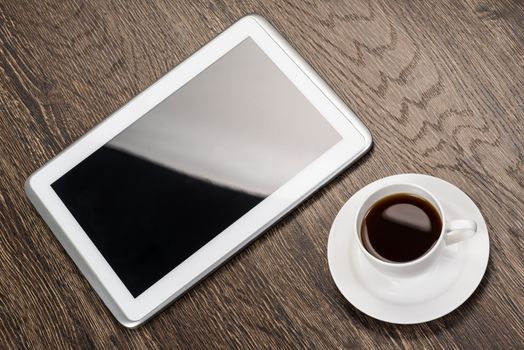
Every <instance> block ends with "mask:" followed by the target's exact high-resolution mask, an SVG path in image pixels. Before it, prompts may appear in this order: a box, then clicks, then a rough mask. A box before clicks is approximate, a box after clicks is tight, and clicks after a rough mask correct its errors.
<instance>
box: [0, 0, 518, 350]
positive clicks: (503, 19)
mask: <svg viewBox="0 0 524 350" xmlns="http://www.w3.org/2000/svg"><path fill="white" fill-rule="evenodd" d="M249 13H257V14H260V15H262V16H264V17H265V18H267V19H268V20H269V21H270V22H271V23H272V24H273V25H274V26H275V27H276V28H277V29H278V30H279V31H280V32H281V33H282V34H283V35H284V36H285V37H286V38H287V39H288V40H289V41H290V43H292V45H294V47H295V48H296V49H297V50H298V52H299V53H300V54H301V55H303V57H304V58H305V59H306V60H307V61H308V62H309V63H310V64H311V65H312V66H313V67H314V68H315V69H316V70H317V71H318V72H319V74H320V75H321V76H322V77H323V78H324V79H325V80H326V81H327V82H328V83H329V85H331V86H332V87H333V88H334V89H335V90H336V91H337V93H338V94H339V95H340V96H341V98H342V99H343V100H344V101H345V102H347V104H348V105H349V106H350V107H351V108H352V109H353V110H354V111H355V113H356V114H357V115H358V116H359V117H360V118H361V119H362V120H363V121H364V123H365V124H366V125H367V126H368V127H369V128H370V130H371V132H372V134H373V136H374V140H375V145H374V148H373V150H372V151H371V152H370V154H368V155H367V156H366V157H364V158H363V159H362V160H361V161H359V162H358V163H357V164H356V165H355V166H353V167H351V168H350V169H349V170H347V171H346V172H344V173H343V174H342V175H341V176H339V177H338V178H337V179H336V180H335V181H333V182H332V183H330V184H329V185H327V186H326V187H324V188H323V189H322V190H321V191H319V192H318V193H317V194H315V195H314V196H313V197H312V198H310V199H309V200H308V201H306V202H305V203H304V204H303V205H301V206H300V207H299V208H298V209H297V210H295V211H294V212H293V213H292V214H291V215H289V216H288V217H287V218H285V219H284V220H283V221H282V222H280V223H279V224H278V225H276V226H275V227H274V228H272V229H271V230H269V231H268V232H267V233H266V234H265V235H264V236H263V237H262V238H261V239H259V240H257V241H256V242H255V243H254V244H252V245H251V246H250V247H249V248H248V249H246V250H245V251H243V252H242V253H241V254H239V255H238V256H237V257H235V258H234V259H233V260H232V261H230V262H229V263H227V264H226V265H225V266H224V267H222V268H220V269H219V270H218V271H217V272H216V273H214V274H213V275H212V276H210V277H209V278H207V279H206V280H205V281H204V282H203V283H201V284H199V285H198V286H196V287H195V288H194V289H193V290H191V291H190V292H189V293H187V294H186V295H185V296H184V297H182V298H181V299H180V300H179V301H178V302H176V303H175V304H173V305H172V306H171V307H169V308H168V309H166V310H165V311H164V312H162V313H161V314H160V315H159V316H158V317H156V318H154V319H153V320H152V321H151V322H149V323H147V324H146V325H145V326H143V327H141V328H139V329H136V330H128V329H125V328H124V327H122V326H120V325H119V324H118V323H117V322H116V321H115V320H114V319H113V317H112V316H111V315H110V313H109V312H108V311H107V310H106V308H105V307H104V306H103V304H102V302H101V301H100V299H99V298H98V297H97V295H96V294H95V292H94V291H93V290H92V289H91V288H90V287H89V285H88V283H87V282H86V281H85V280H84V278H83V277H82V276H81V275H80V273H79V271H78V270H77V269H76V267H75V266H74V264H73V263H72V261H71V260H70V259H69V258H68V256H67V255H66V254H65V252H64V250H63V249H62V248H61V246H60V244H59V243H58V241H57V240H56V239H55V238H54V236H53V235H52V233H51V232H50V230H49V229H48V228H47V227H46V225H45V224H44V222H43V221H42V219H41V218H40V217H39V216H38V215H37V213H36V211H35V210H34V209H33V207H32V206H31V204H30V203H29V201H28V200H27V198H26V196H25V195H24V192H23V183H24V180H25V179H26V178H27V176H28V175H29V174H30V173H32V172H33V171H34V170H36V169H37V168H39V167H40V166H41V165H42V164H43V163H44V162H45V161H47V160H49V159H50V158H52V157H53V156H54V155H56V154H57V153H58V152H59V151H60V150H62V149H63V148H64V147H65V146H67V145H69V144H71V143H72V142H73V141H74V140H76V139H77V138H78V137H80V136H81V135H82V134H84V133H85V132H86V131H87V130H89V129H90V128H91V127H93V126H94V125H95V124H97V123H98V122H100V121H101V120H102V119H104V117H105V116H107V115H108V114H110V113H111V112H112V111H114V110H116V109H117V108H118V107H120V106H121V105H123V104H124V103H125V102H126V101H128V100H129V99H130V98H132V97H133V96H134V95H136V94H137V93H138V92H140V91H142V90H143V89H145V88H146V87H147V86H148V85H150V84H151V83H153V82H154V81H155V80H157V79H158V78H160V77H161V76H162V75H164V74H165V73H166V72H167V71H168V70H170V69H171V68H172V67H174V66H175V65H176V64H177V63H179V62H181V61H182V60H183V59H184V58H186V57H188V56H189V55H190V54H191V53H193V52H194V51H196V50H197V49H198V48H199V47H201V46H202V45H203V44H205V43H206V42H207V41H209V40H210V39H212V38H213V37H214V36H216V35H217V34H218V33H220V32H221V31H222V30H224V29H225V28H227V27H228V26H229V25H231V24H232V23H233V22H235V21H236V20H237V19H239V18H240V17H242V16H244V15H246V14H249ZM523 62H524V5H523V3H522V2H520V1H511V0H502V1H494V0H465V1H452V0H448V1H427V2H422V1H394V2H388V1H381V0H376V1H375V0H369V1H353V2H349V1H335V0H333V1H312V0H306V1H299V0H287V1H286V0H278V1H259V2H257V1H225V0H218V1H213V2H208V3H206V2H203V1H165V2H160V1H158V2H150V1H123V0H121V1H119V0H114V1H102V0H93V1H90V2H83V1H76V0H74V1H73V0H72V1H55V2H49V1H25V0H24V1H18V0H3V1H0V190H1V191H0V344H3V345H0V347H6V348H20V349H25V348H71V349H77V348H114V347H118V348H196V349H208V348H242V349H245V348H326V349H332V348H376V349H387V348H395V349H398V348H403V349H454V348H466V349H481V348H497V349H518V348H524V316H523V315H524V293H523V290H524V241H523V231H524V218H523V209H524V126H523V125H524V118H523V113H524V69H523V68H524V67H523V65H524V64H523ZM404 172H420V173H427V174H431V175H434V176H438V177H441V178H443V179H445V180H448V181H451V182H452V183H455V184H456V185H457V186H459V187H461V188H462V189H463V190H465V191H466V192H467V193H468V194H469V195H470V196H471V197H472V198H473V200H474V201H475V202H476V203H477V204H478V206H479V207H480V208H481V210H482V212H483V214H484V215H485V217H486V220H487V222H488V227H489V230H490V239H491V257H490V262H489V266H488V271H487V274H486V276H485V278H484V280H483V282H482V283H481V285H480V287H479V288H478V290H477V291H476V292H475V294H474V295H473V296H472V297H471V298H470V299H469V300H468V301H467V302H466V303H465V304H463V305H462V306H461V307H460V308H459V309H457V310H456V311H454V312H453V313H451V314H449V315H447V316H445V317H443V318H441V319H438V320H435V321H433V322H429V323H425V324H421V325H416V326H396V325H390V324H385V323H382V322H379V321H376V320H374V319H372V318H370V317H368V316H366V315H364V314H363V313H361V312H359V311H358V310H356V309H355V308H354V307H352V306H351V305H350V304H349V303H348V302H346V301H345V299H344V298H343V297H342V296H341V294H340V293H339V292H338V290H337V289H336V287H335V285H334V283H333V281H332V279H331V277H330V274H329V272H328V267H327V261H326V243H327V237H328V232H329V228H330V225H331V223H332V221H333V219H334V217H335V215H336V213H337V211H338V210H339V208H340V207H341V206H342V205H343V203H344V202H345V201H346V200H347V199H348V198H349V197H350V196H351V195H352V194H353V193H354V192H355V191H357V190H358V189H359V188H361V187H363V186H364V185H366V184H367V183H369V182H371V181H373V180H376V179H379V178H381V177H384V176H387V175H392V174H397V173H404Z"/></svg>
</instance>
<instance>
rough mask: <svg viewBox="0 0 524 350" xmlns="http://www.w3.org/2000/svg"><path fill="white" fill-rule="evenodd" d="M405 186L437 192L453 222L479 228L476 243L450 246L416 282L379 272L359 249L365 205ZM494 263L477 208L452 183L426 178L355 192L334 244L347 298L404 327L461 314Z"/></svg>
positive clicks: (335, 229) (336, 274) (401, 178)
mask: <svg viewBox="0 0 524 350" xmlns="http://www.w3.org/2000/svg"><path fill="white" fill-rule="evenodd" d="M400 182H402V183H404V182H408V183H414V184H418V185H420V186H423V187H424V188H427V189H428V190H429V191H431V192H432V193H434V194H435V195H436V196H437V197H438V198H439V199H440V200H441V201H442V204H443V207H444V211H445V213H446V216H447V217H448V220H454V219H472V220H475V221H476V222H477V225H478V228H477V229H478V231H477V233H476V234H475V235H474V236H473V237H472V238H470V239H467V240H465V241H462V242H459V243H456V244H453V245H451V246H447V247H445V248H444V253H443V255H442V256H441V257H439V258H438V259H437V262H436V263H435V264H434V265H433V266H432V267H431V268H429V269H428V270H427V271H425V272H424V273H422V274H419V275H417V276H414V277H393V276H389V275H384V274H383V273H381V272H379V271H378V270H376V269H375V267H373V266H372V265H371V264H370V263H369V262H368V260H367V259H366V258H365V256H364V255H363V254H362V252H361V251H360V249H359V247H358V245H357V244H356V243H357V241H356V239H357V238H356V234H355V232H354V229H353V223H354V220H355V216H356V211H357V209H358V207H359V205H360V203H362V201H363V200H364V199H365V198H366V197H367V196H368V195H369V194H371V193H372V192H374V191H375V190H376V189H377V188H378V187H379V186H382V185H385V184H393V183H400ZM488 258H489V236H488V229H487V227H486V222H485V221H484V218H483V217H482V214H481V213H480V211H479V209H478V208H477V206H476V205H475V203H474V202H473V201H472V200H471V199H470V198H469V197H468V196H467V195H466V194H465V193H464V192H462V191H461V190H460V189H459V188H457V187H456V186H454V185H452V184H450V183H449V182H446V181H444V180H441V179H438V178H436V177H432V176H428V175H420V174H401V175H395V176H390V177H386V178H383V179H381V180H378V181H375V182H373V183H371V184H369V185H367V186H366V187H364V188H362V189H361V190H360V191H358V192H357V193H355V194H354V195H353V196H352V197H351V198H350V199H349V201H348V202H347V203H346V204H345V205H344V206H343V207H342V209H340V212H339V213H338V215H337V217H336V218H335V221H334V222H333V226H332V227H331V232H330V234H329V240H328V262H329V269H330V271H331V275H332V276H333V279H334V281H335V284H336V285H337V287H338V289H339V290H340V291H341V292H342V294H343V295H344V297H345V298H346V299H347V300H348V301H349V302H350V303H351V304H352V305H353V306H355V307H356V308H357V309H359V310H360V311H362V312H364V313H366V314H367V315H369V316H371V317H374V318H376V319H379V320H382V321H386V322H391V323H399V324H414V323H421V322H427V321H431V320H434V319H436V318H439V317H441V316H444V315H446V314H447V313H449V312H451V311H453V310H455V309H456V308H457V307H459V306H460V305H461V304H462V303H463V302H465V301H466V300H467V299H468V298H469V297H470V296H471V294H473V292H474V291H475V289H476V288H477V286H478V285H479V283H480V281H481V280H482V277H483V276H484V272H485V271H486V267H487V265H488Z"/></svg>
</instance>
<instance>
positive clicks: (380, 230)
mask: <svg viewBox="0 0 524 350" xmlns="http://www.w3.org/2000/svg"><path fill="white" fill-rule="evenodd" d="M441 230H442V220H441V218H440V215H439V213H438V211H437V209H435V207H434V206H433V205H432V204H431V203H430V202H428V201H427V200H425V199H423V198H420V197H417V196H415V195H412V194H408V193H399V194H394V195H390V196H387V197H384V198H382V199H381V200H379V201H378V202H376V203H375V204H374V205H373V206H372V207H371V209H369V211H368V212H367V213H366V215H365V217H364V220H362V228H361V238H362V243H363V244H364V247H365V248H366V250H367V251H368V252H370V253H371V254H372V255H373V256H375V257H377V258H379V259H381V260H384V261H388V262H408V261H411V260H415V259H417V258H419V257H421V256H422V255H424V253H426V252H427V251H428V250H430V249H431V247H433V245H434V244H435V243H436V242H437V240H438V238H439V236H440V232H441Z"/></svg>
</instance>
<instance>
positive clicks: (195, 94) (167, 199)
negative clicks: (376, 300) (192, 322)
mask: <svg viewBox="0 0 524 350" xmlns="http://www.w3.org/2000/svg"><path fill="white" fill-rule="evenodd" d="M370 146H371V137H370V134H369V132H368V131H367V129H366V128H365V127H364V126H363V125H362V124H361V122H360V121H359V120H358V119H357V118H356V117H355V115H354V114H353V113H352V112H351V111H350V110H349V109H348V108H347V107H346V106H345V105H344V103H342V101H341V100H340V99H339V98H338V97H337V96H336V95H335V94H334V93H333V91H332V90H331V89H329V88H328V87H327V85H326V84H325V83H324V82H323V81H322V80H321V79H320V78H319V76H318V75H316V74H315V73H314V72H313V70H312V69H311V68H310V67H309V65H308V64H307V63H306V62H305V61H304V60H302V59H301V58H300V57H299V55H298V54H297V53H296V52H295V51H294V50H293V49H292V48H291V47H290V46H289V45H288V44H287V43H286V42H285V41H284V39H283V38H282V37H281V36H280V35H279V34H278V33H277V32H276V31H275V30H274V29H273V28H272V27H271V26H270V25H269V24H268V23H267V22H266V21H265V20H263V19H262V18H260V17H258V16H247V17H244V18H242V19H241V20H239V21H238V22H236V23H235V24H234V25H232V26H231V27H230V28H228V29H227V30H226V31H224V32H223V33H222V34H220V35H219V36H217V37H216V38H215V39H213V40H212V41H211V42H209V43H208V44H207V45H205V46H204V47H203V48H202V49H200V50H199V51H198V52H196V53H195V54H193V55H192V56H191V57H189V58H188V59H186V60H185V61H184V62H183V63H181V64H180V65H178V66H177V67H175V68H174V69H173V70H171V71H170V72H168V73H167V74H166V75H165V76H164V77H162V78H161V79H160V80H158V81H157V82H155V83H154V84H153V85H151V86H150V87H149V88H147V89H146V90H145V91H143V92H142V93H140V94H139V95H138V96H136V97H135V98H133V99H132V100H131V101H129V102H128V103H127V104H126V105H124V106H123V107H122V108H120V109H119V110H118V111H116V112H115V113H113V114H112V115H111V116H109V117H108V118H107V119H105V120H104V121H103V122H102V123H100V124H99V125H98V126H96V127H95V128H93V129H92V130H91V131H89V132H88V133H87V134H86V135H84V136H83V137H82V138H80V139H79V140H78V141H76V142H75V143H73V144H72V145H71V146H69V147H68V148H67V149H65V150H64V151H63V152H61V153H60V154H59V155H57V156H56V157H55V158H54V159H52V160H51V161H49V162H48V163H47V164H45V165H44V166H43V167H42V168H40V169H39V170H38V171H36V172H35V173H34V174H33V175H31V177H30V178H29V179H28V180H27V182H26V191H27V194H28V196H29V198H30V199H31V201H32V202H33V204H34V205H35V207H36V208H37V210H38V211H39V212H40V214H41V215H42V217H43V218H44V219H45V221H46V222H47V224H48V225H49V226H50V228H51V229H52V231H53V232H54V233H55V235H56V236H57V238H58V239H59V240H60V242H61V243H62V245H63V246H64V248H65V249H66V251H67V252H68V254H69V255H70V256H71V257H72V259H73V260H74V261H75V263H76V264H77V265H78V267H79V269H80V270H81V271H82V273H83V274H84V275H85V277H86V278H87V279H88V281H89V283H90V284H91V285H92V286H93V288H94V289H95V290H96V291H97V293H98V294H99V295H100V297H101V298H102V300H103V302H104V303H105V304H106V305H107V307H108V308H109V309H110V310H111V312H112V313H113V314H114V316H115V317H116V318H117V319H118V321H120V322H121V323H122V324H123V325H125V326H127V327H135V326H137V325H139V324H141V323H143V322H144V321H146V320H147V319H148V318H150V317H151V316H152V315H154V314H155V313H156V312H158V311H159V310H160V309H162V308H163V307H165V306H166V305H168V304H169V303H170V302H172V301H173V300H175V299H176V298H177V297H179V296H180V295H181V294H182V293H184V292H185V291H187V290H188V289H189V288H190V287H192V286H193V285H194V284H195V283H197V282H198V281H199V280H201V279H202V278H203V277H205V276H206V275H207V274H209V273H210V272H211V271H213V270H214V269H215V268H217V267H218V266H219V265H220V264H222V263H224V262H225V261H226V260H227V259H228V258H230V257H231V256H233V254H235V253H236V252H238V251H239V250H240V249H241V248H243V247H245V246H246V245H247V244H248V243H250V242H251V241H252V240H253V239H255V238H256V237H257V236H258V235H260V234H261V233H262V232H264V230H266V229H267V228H268V227H269V226H270V225H272V224H273V223H275V222H276V221H277V220H278V219H280V218H281V217H282V216H283V215H284V214H286V213H287V212H289V211H290V210H291V209H292V208H293V207H295V206H296V205H297V204H298V203H300V202H301V201H303V200H304V199H305V198H306V197H307V196H308V195H310V194H311V193H313V192H314V191H315V190H316V189H318V188H319V187H320V186H321V185H323V184H325V183H326V182H327V181H329V180H330V179H331V178H333V177H334V176H335V175H336V174H337V173H339V172H340V171H342V170H343V169H344V168H346V167H347V166H348V165H349V164H351V163H352V162H354V161H355V160H356V159H357V158H359V157H360V156H361V155H363V154H364V153H365V152H366V151H367V150H368V149H369V147H370Z"/></svg>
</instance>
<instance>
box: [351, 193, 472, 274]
mask: <svg viewBox="0 0 524 350" xmlns="http://www.w3.org/2000/svg"><path fill="white" fill-rule="evenodd" d="M406 198H408V199H406ZM402 201H404V202H406V203H402ZM407 202H410V203H407ZM388 205H389V207H388ZM388 210H389V213H388ZM395 211H396V212H395ZM376 212H377V213H378V214H380V215H382V216H377V215H378V214H377V213H376ZM423 213H424V214H423ZM370 215H374V216H377V217H378V219H377V220H379V221H377V222H368V221H370V220H371V219H373V218H371V219H370ZM424 215H426V216H427V217H423V216H424ZM415 216H417V218H416V219H417V220H418V221H417V220H414V219H415V218H414V217H415ZM380 220H382V221H380ZM375 221H376V220H375ZM420 222H422V223H421V224H419V223H420ZM439 222H440V226H439ZM406 223H407V224H406ZM417 225H418V226H420V227H421V228H419V227H418V226H417ZM403 229H404V230H405V231H402V230H403ZM388 230H389V231H391V232H389V231H388ZM370 231H374V232H370ZM419 231H420V232H422V234H424V235H426V236H428V235H432V237H429V236H428V237H429V238H425V239H424V240H422V241H421V240H420V238H419V237H418V236H417V234H419V233H418V232H419ZM476 231H477V224H476V222H475V221H473V220H469V219H467V218H464V219H460V220H448V218H447V216H446V212H445V211H444V209H443V206H442V204H441V202H440V201H439V199H438V197H437V196H436V195H435V194H433V193H431V192H430V191H428V190H427V189H424V188H423V187H421V186H419V185H416V184H410V183H400V184H391V185H384V186H383V187H381V188H379V189H377V190H376V191H375V192H373V193H372V194H371V195H370V196H369V197H368V198H367V199H366V200H364V201H363V203H362V204H361V206H360V208H359V209H358V211H357V215H356V220H355V230H354V232H355V234H356V235H357V242H358V245H359V248H360V251H361V252H362V254H363V255H364V256H365V258H366V259H367V260H368V261H369V262H370V263H371V264H372V265H373V266H374V267H375V268H377V269H379V270H380V271H382V272H384V273H388V274H394V275H400V276H413V275H417V274H419V273H422V272H424V271H425V270H426V269H427V268H428V267H429V266H431V265H432V264H433V263H434V262H435V261H436V259H438V258H439V256H441V255H442V253H443V250H444V249H445V248H446V246H450V245H453V244H457V243H458V242H461V241H464V240H466V239H469V238H471V237H472V236H473V235H474V234H475V233H476ZM426 236H425V237H426ZM396 239H398V241H401V242H403V243H402V244H403V245H402V246H399V244H397V243H398V242H397V241H395V240H396ZM410 239H412V240H413V242H417V244H415V243H413V244H412V246H413V247H411V245H410V241H409V240H410ZM429 239H431V240H429ZM381 240H382V241H381ZM430 243H431V245H430V246H428V249H427V250H425V251H423V252H421V251H420V249H423V248H424V246H422V245H421V244H426V245H429V244H430ZM375 248H376V249H375ZM411 248H413V249H415V248H416V249H418V251H417V252H412V251H410V249H411ZM381 249H382V251H381ZM395 249H397V250H398V251H395ZM386 253H387V254H386ZM400 253H402V254H400ZM381 254H383V255H381ZM388 254H389V256H390V257H391V256H392V257H395V258H396V259H397V260H398V261H395V260H391V259H390V258H388ZM398 256H400V258H401V259H400V258H397V257H398ZM406 259H407V260H406Z"/></svg>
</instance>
